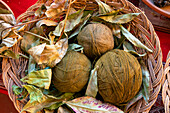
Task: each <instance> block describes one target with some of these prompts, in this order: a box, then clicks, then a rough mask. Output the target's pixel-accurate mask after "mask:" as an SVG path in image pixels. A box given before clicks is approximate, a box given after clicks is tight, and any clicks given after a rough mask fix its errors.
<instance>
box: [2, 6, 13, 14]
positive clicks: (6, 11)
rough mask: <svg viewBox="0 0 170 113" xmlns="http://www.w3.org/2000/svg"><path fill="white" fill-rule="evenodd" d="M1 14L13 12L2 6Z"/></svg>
mask: <svg viewBox="0 0 170 113" xmlns="http://www.w3.org/2000/svg"><path fill="white" fill-rule="evenodd" d="M0 14H11V12H10V11H9V10H7V9H3V8H1V7H0Z"/></svg>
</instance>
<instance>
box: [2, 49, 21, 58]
mask: <svg viewBox="0 0 170 113" xmlns="http://www.w3.org/2000/svg"><path fill="white" fill-rule="evenodd" d="M3 55H4V56H6V57H9V58H13V59H19V54H16V53H14V52H13V51H11V50H5V52H3Z"/></svg>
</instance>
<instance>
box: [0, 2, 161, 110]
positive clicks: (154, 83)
mask: <svg viewBox="0 0 170 113" xmlns="http://www.w3.org/2000/svg"><path fill="white" fill-rule="evenodd" d="M102 1H104V2H106V3H107V4H108V5H110V6H111V7H112V8H113V9H120V8H122V7H123V6H124V7H125V8H124V9H123V10H122V11H121V13H124V14H125V13H141V14H140V16H138V17H136V18H135V19H134V20H133V21H132V22H131V27H130V28H131V31H132V32H133V35H134V36H136V37H137V38H138V39H139V40H140V41H141V42H142V43H143V44H145V45H146V46H147V47H149V48H151V49H152V50H153V53H148V55H147V56H146V57H144V58H143V60H144V61H145V64H146V65H147V67H148V69H149V73H150V78H151V80H150V97H149V101H148V103H146V102H145V101H144V99H143V98H142V97H141V98H140V99H139V100H138V101H136V102H135V103H132V104H131V105H130V107H128V111H129V112H132V113H138V112H149V110H150V109H151V107H152V106H153V104H154V103H155V102H156V99H157V96H158V93H159V92H160V89H161V82H162V77H163V66H162V51H161V48H160V41H159V38H158V36H157V34H156V33H155V30H154V28H153V26H152V24H151V22H150V21H149V20H148V18H147V17H146V15H145V14H144V13H143V11H141V10H140V9H139V8H137V7H135V6H134V5H133V4H132V3H130V2H129V1H127V0H102ZM54 2H56V3H57V4H58V5H59V6H61V5H63V4H62V2H61V1H59V0H55V1H54ZM44 3H45V4H46V5H50V4H52V3H53V0H48V1H47V0H39V1H38V2H37V3H36V4H35V5H33V6H31V7H30V8H29V9H28V10H27V11H26V12H25V13H24V14H22V15H20V16H19V17H18V18H17V23H19V22H20V21H21V20H24V19H27V20H29V22H27V23H24V24H27V25H28V27H27V29H26V30H30V29H31V28H32V27H33V26H35V23H33V22H37V21H38V20H41V19H43V18H47V17H35V16H34V13H35V10H36V9H37V8H39V7H41V5H42V4H44ZM72 5H73V7H74V8H76V9H82V8H83V7H84V6H86V9H89V10H94V11H96V10H98V5H97V3H96V2H95V0H76V1H75V2H74V4H72ZM66 11H67V9H65V10H64V11H61V12H60V13H59V14H58V15H56V16H55V18H51V19H56V18H59V17H60V15H62V14H63V13H64V14H65V13H66ZM13 50H14V52H16V53H18V52H21V51H20V49H19V45H17V46H14V47H13ZM136 51H137V52H139V53H142V52H144V50H143V49H136ZM27 62H28V60H27V59H24V58H20V59H18V60H13V59H7V58H3V62H2V70H3V73H2V78H3V82H4V85H5V87H6V89H8V94H9V97H10V99H11V100H12V101H13V103H14V106H15V108H16V109H17V110H18V112H20V111H21V109H22V108H23V106H24V105H25V104H26V102H27V101H28V99H25V100H22V101H19V100H17V98H18V97H17V96H16V95H15V94H14V93H13V91H12V85H17V86H19V87H21V85H22V84H23V83H22V82H21V81H20V79H21V78H23V77H24V76H25V73H24V72H25V69H26V67H27Z"/></svg>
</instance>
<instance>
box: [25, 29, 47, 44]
mask: <svg viewBox="0 0 170 113" xmlns="http://www.w3.org/2000/svg"><path fill="white" fill-rule="evenodd" d="M24 32H25V33H28V34H31V35H33V36H36V37H38V38H41V39H43V40H46V41H48V42H50V40H49V39H47V38H44V37H43V36H40V35H37V34H35V33H32V32H29V31H24Z"/></svg>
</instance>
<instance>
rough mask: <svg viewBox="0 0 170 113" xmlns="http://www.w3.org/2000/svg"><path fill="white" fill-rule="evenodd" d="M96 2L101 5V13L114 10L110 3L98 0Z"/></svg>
mask: <svg viewBox="0 0 170 113" xmlns="http://www.w3.org/2000/svg"><path fill="white" fill-rule="evenodd" d="M96 2H97V3H98V5H99V14H106V13H109V12H111V11H113V9H112V8H111V7H110V6H109V5H107V4H105V3H103V2H102V1H100V0H96Z"/></svg>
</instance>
